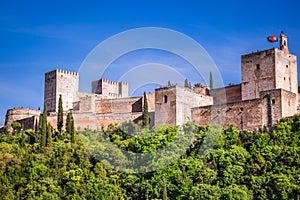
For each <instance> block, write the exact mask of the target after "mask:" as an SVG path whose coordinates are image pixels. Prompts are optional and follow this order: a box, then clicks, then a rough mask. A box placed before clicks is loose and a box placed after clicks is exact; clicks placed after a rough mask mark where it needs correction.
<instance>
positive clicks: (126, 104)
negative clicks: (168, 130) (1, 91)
mask: <svg viewBox="0 0 300 200" xmlns="http://www.w3.org/2000/svg"><path fill="white" fill-rule="evenodd" d="M241 60H242V66H241V68H242V83H241V84H238V85H231V86H227V87H224V88H217V89H210V88H208V87H207V86H204V87H202V86H201V87H196V88H194V90H191V89H189V88H184V87H180V86H177V85H175V86H170V87H161V88H158V89H156V90H155V93H149V94H147V100H148V104H149V105H148V106H149V115H150V125H151V126H153V125H158V124H166V125H182V124H183V123H186V122H188V121H194V122H196V124H199V125H209V124H214V123H219V124H222V125H223V126H224V128H225V127H226V126H228V125H229V124H234V125H235V127H236V128H238V129H240V130H257V129H258V128H261V127H263V126H266V127H268V128H270V127H271V126H272V125H273V124H274V123H276V122H277V121H278V120H280V119H281V118H282V117H290V116H292V115H294V114H296V113H298V105H299V102H298V101H299V100H298V70H297V57H296V56H295V55H293V54H290V53H289V50H288V46H287V37H286V35H284V34H283V33H281V35H280V49H276V48H273V49H269V50H265V51H259V52H255V53H251V54H247V55H243V56H242V59H241ZM78 76H79V75H78V74H77V73H75V72H69V71H64V70H53V71H51V72H48V73H46V74H45V95H44V98H45V102H46V104H47V108H48V111H49V115H48V121H49V122H50V123H51V124H52V126H54V127H56V120H57V107H58V98H59V95H60V94H61V95H62V99H63V102H64V103H63V108H64V111H65V118H66V114H67V111H68V110H72V112H73V116H74V120H75V128H76V129H77V130H83V129H86V128H90V129H100V128H101V127H102V126H104V127H105V126H108V125H109V124H111V123H122V122H124V121H129V120H131V121H133V122H135V123H140V122H141V119H142V110H143V106H144V105H143V97H142V96H139V97H129V96H128V84H127V83H125V82H114V81H110V80H107V79H104V78H102V79H100V80H97V81H93V82H92V93H83V92H79V91H78ZM74 95H75V97H76V98H74ZM74 99H76V100H74ZM18 112H19V113H20V112H21V113H22V114H17V113H18ZM26 112H27V111H26V109H24V110H15V111H8V114H7V120H6V121H7V122H6V124H10V123H11V122H12V121H14V120H25V121H24V122H22V123H24V127H25V124H27V125H28V124H32V123H31V122H32V119H29V118H30V117H33V116H34V117H37V116H38V115H39V112H40V111H32V112H28V113H29V114H26ZM27 118H28V119H27ZM32 126H34V125H33V124H32Z"/></svg>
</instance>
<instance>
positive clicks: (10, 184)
mask: <svg viewBox="0 0 300 200" xmlns="http://www.w3.org/2000/svg"><path fill="white" fill-rule="evenodd" d="M47 132H50V133H51V134H50V136H49V135H48V137H47V141H46V142H45V144H47V145H44V146H43V145H41V142H40V137H42V136H41V134H39V132H34V131H32V130H26V131H18V130H17V129H16V130H14V132H13V133H6V134H1V135H0V199H10V200H12V199H112V200H116V199H300V172H299V169H300V148H299V146H300V139H299V137H300V116H299V115H296V116H294V117H293V118H292V119H282V120H281V121H280V122H279V123H277V124H276V125H274V127H273V130H272V131H270V132H266V131H263V130H262V131H260V132H247V131H237V130H235V129H234V127H233V126H229V127H228V128H227V129H226V130H223V129H221V128H220V127H219V126H215V125H212V126H207V127H199V126H196V125H195V124H193V123H187V124H185V125H184V126H183V130H182V131H179V130H178V127H177V126H171V127H167V126H156V127H153V128H152V129H150V130H149V129H140V128H139V127H137V126H136V125H135V124H133V123H130V122H129V123H123V124H122V125H120V126H116V125H110V126H109V127H108V128H107V129H105V130H101V131H92V130H86V131H83V132H79V133H77V134H76V135H75V141H73V140H74V138H73V137H74V135H70V134H67V133H66V132H60V133H59V132H55V131H54V130H53V129H51V128H50V129H49V130H47ZM182 132H184V134H183V133H182ZM128 133H130V134H128ZM194 133H195V134H194ZM208 135H213V136H214V137H216V136H218V139H217V140H216V141H215V142H214V140H212V139H213V138H214V137H212V138H209V137H208ZM205 138H208V139H205ZM184 147H186V148H184ZM209 147H213V148H212V149H211V150H210V151H208V150H209ZM128 158H130V159H128ZM135 172H140V173H135ZM141 172H143V173H141Z"/></svg>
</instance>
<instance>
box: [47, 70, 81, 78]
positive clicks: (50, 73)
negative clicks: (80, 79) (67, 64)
mask: <svg viewBox="0 0 300 200" xmlns="http://www.w3.org/2000/svg"><path fill="white" fill-rule="evenodd" d="M55 74H65V75H68V76H69V75H71V76H76V77H77V76H78V72H72V71H69V70H64V69H55V70H52V71H50V72H46V73H45V76H47V75H55Z"/></svg>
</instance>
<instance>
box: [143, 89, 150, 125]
mask: <svg viewBox="0 0 300 200" xmlns="http://www.w3.org/2000/svg"><path fill="white" fill-rule="evenodd" d="M143 126H144V127H147V126H149V111H148V100H147V96H146V92H144V108H143Z"/></svg>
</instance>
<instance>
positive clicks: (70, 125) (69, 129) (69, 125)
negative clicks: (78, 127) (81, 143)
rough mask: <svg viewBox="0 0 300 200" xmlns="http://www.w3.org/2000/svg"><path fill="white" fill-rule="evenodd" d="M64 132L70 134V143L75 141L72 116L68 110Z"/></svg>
mask: <svg viewBox="0 0 300 200" xmlns="http://www.w3.org/2000/svg"><path fill="white" fill-rule="evenodd" d="M66 132H67V133H68V134H70V136H71V143H75V129H74V118H73V115H72V111H70V112H69V113H68V115H67V122H66Z"/></svg>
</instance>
